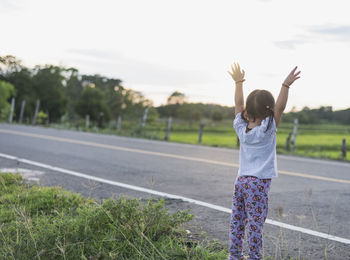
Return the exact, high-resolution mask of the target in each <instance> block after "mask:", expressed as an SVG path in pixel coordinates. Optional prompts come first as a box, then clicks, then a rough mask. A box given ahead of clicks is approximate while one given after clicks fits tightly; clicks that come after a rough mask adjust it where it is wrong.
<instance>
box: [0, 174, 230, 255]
mask: <svg viewBox="0 0 350 260" xmlns="http://www.w3.org/2000/svg"><path fill="white" fill-rule="evenodd" d="M164 205H165V201H164V200H147V201H143V202H142V201H140V200H138V199H128V198H123V197H122V198H118V199H112V198H111V199H107V200H103V201H102V202H97V201H96V200H93V199H90V198H88V199H85V198H83V197H82V196H81V195H79V194H76V193H72V192H68V191H65V190H63V189H62V188H59V187H41V186H36V185H30V184H26V183H25V182H24V181H23V179H22V178H21V176H20V175H16V174H8V173H0V223H1V226H0V248H1V250H0V259H140V260H141V259H144V260H149V259H213V260H214V259H215V260H216V259H226V257H227V252H228V251H227V249H226V248H224V247H223V246H222V245H221V244H220V243H218V242H215V241H214V242H209V241H207V240H206V239H204V240H199V239H196V238H193V237H192V236H191V235H189V233H188V232H187V231H186V229H185V228H184V224H185V223H186V222H188V221H189V220H191V219H192V217H193V216H192V215H191V214H189V212H188V211H177V212H176V213H172V214H170V213H169V212H168V211H167V210H166V209H165V208H164Z"/></svg>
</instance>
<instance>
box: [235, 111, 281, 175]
mask: <svg viewBox="0 0 350 260" xmlns="http://www.w3.org/2000/svg"><path fill="white" fill-rule="evenodd" d="M268 123H269V117H267V118H265V119H264V120H263V121H262V122H261V125H259V126H256V127H254V128H252V129H251V130H250V131H248V132H247V133H246V128H247V123H246V122H245V121H244V120H243V119H242V118H241V113H238V114H237V115H236V118H235V119H234V121H233V127H234V129H235V130H236V133H237V135H238V138H239V141H240V149H239V170H238V175H239V176H244V175H248V176H255V177H258V178H259V179H270V178H276V177H277V176H278V174H277V160H276V132H277V128H276V122H275V119H273V122H272V124H271V125H270V128H269V130H267V131H266V129H267V125H268ZM265 131H266V132H265Z"/></svg>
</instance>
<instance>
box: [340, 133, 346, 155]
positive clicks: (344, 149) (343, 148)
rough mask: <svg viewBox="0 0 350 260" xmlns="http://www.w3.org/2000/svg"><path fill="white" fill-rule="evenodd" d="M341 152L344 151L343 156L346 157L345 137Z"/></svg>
mask: <svg viewBox="0 0 350 260" xmlns="http://www.w3.org/2000/svg"><path fill="white" fill-rule="evenodd" d="M341 152H342V156H343V158H344V159H346V140H345V138H344V139H343V142H342V147H341Z"/></svg>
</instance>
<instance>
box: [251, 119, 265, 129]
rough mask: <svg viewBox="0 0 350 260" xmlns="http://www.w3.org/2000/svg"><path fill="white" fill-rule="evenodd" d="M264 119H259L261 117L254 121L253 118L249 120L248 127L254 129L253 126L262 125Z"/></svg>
mask: <svg viewBox="0 0 350 260" xmlns="http://www.w3.org/2000/svg"><path fill="white" fill-rule="evenodd" d="M262 121H263V119H259V118H257V119H255V121H254V122H253V121H251V120H248V126H247V127H248V128H250V129H252V128H254V127H256V126H259V125H261V122H262Z"/></svg>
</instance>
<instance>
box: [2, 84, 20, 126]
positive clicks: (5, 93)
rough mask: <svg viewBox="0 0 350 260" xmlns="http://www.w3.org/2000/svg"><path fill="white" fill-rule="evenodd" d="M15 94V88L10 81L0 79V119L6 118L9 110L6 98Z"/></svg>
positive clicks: (9, 106)
mask: <svg viewBox="0 0 350 260" xmlns="http://www.w3.org/2000/svg"><path fill="white" fill-rule="evenodd" d="M15 94H16V91H15V88H14V86H13V85H12V84H11V83H8V82H5V81H0V120H8V117H9V115H10V110H11V105H10V104H9V103H8V99H9V98H11V97H12V96H15Z"/></svg>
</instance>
